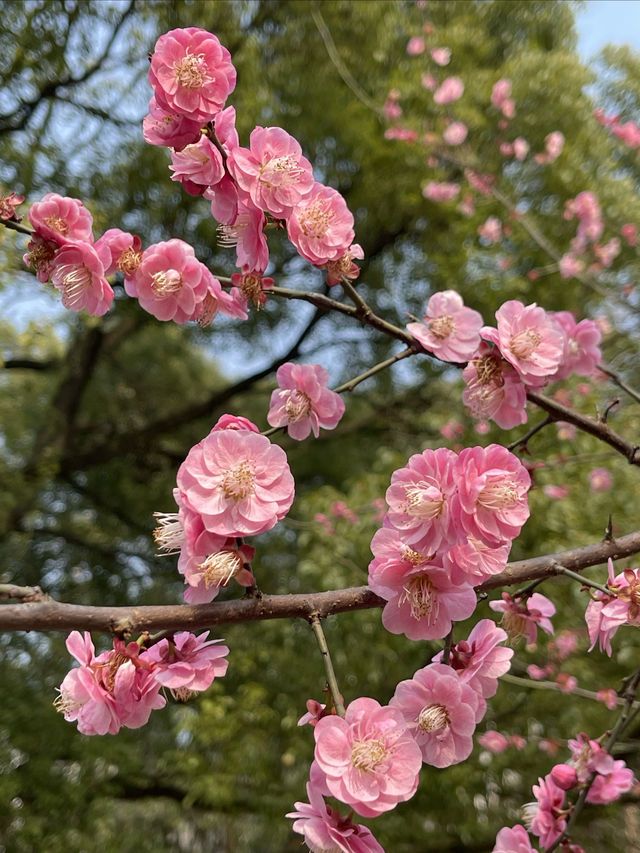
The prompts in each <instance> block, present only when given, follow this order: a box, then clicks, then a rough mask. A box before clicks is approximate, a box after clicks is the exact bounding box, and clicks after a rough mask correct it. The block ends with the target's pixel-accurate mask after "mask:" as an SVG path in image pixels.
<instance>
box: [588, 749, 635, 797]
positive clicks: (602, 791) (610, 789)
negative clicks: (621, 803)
mask: <svg viewBox="0 0 640 853" xmlns="http://www.w3.org/2000/svg"><path fill="white" fill-rule="evenodd" d="M633 783H634V776H633V771H632V770H629V768H628V767H627V765H626V764H625V763H624V761H621V760H618V761H614V762H613V767H612V769H611V771H610V772H609V773H602V774H601V773H599V774H598V775H597V776H596V778H595V779H594V780H593V782H592V783H591V787H590V788H589V793H588V794H587V802H588V803H594V804H601V805H606V804H607V803H613V802H615V801H616V800H619V799H620V797H621V796H622V795H623V794H626V793H627V791H630V790H631V788H633Z"/></svg>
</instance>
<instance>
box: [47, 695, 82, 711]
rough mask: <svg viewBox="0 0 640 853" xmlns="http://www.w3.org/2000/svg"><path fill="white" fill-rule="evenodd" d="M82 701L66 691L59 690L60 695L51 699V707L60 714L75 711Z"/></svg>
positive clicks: (80, 706)
mask: <svg viewBox="0 0 640 853" xmlns="http://www.w3.org/2000/svg"><path fill="white" fill-rule="evenodd" d="M83 704H84V703H83V702H78V701H77V700H76V699H73V698H72V697H71V695H70V694H69V693H67V691H66V690H65V691H62V690H60V695H59V696H56V698H55V699H54V700H53V707H54V708H55V709H56V711H58V713H60V714H64V715H65V716H66V715H67V714H72V713H73V712H74V711H77V710H78V709H79V708H82V706H83Z"/></svg>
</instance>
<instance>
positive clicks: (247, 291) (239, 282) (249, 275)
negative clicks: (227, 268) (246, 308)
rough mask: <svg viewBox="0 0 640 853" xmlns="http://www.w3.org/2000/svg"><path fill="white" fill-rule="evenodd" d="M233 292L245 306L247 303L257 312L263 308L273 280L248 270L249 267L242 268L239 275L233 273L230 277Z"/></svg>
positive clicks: (256, 271)
mask: <svg viewBox="0 0 640 853" xmlns="http://www.w3.org/2000/svg"><path fill="white" fill-rule="evenodd" d="M231 283H232V284H233V289H232V293H233V290H237V291H238V294H239V296H238V298H240V299H241V300H242V302H243V303H244V304H245V305H248V304H249V302H251V303H253V305H254V306H255V307H256V308H257V309H258V310H259V309H260V308H264V306H265V304H266V302H267V291H268V290H270V289H271V288H272V287H273V284H274V282H273V279H272V278H271V277H270V276H263V275H262V273H261V272H260V271H258V270H250V269H249V267H246V266H245V267H243V268H242V272H241V273H237V272H236V273H234V274H233V275H232V276H231Z"/></svg>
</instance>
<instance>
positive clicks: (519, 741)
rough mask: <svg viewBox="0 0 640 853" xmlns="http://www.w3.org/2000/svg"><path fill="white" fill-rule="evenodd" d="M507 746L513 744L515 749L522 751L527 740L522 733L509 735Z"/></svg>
mask: <svg viewBox="0 0 640 853" xmlns="http://www.w3.org/2000/svg"><path fill="white" fill-rule="evenodd" d="M508 740H509V746H513V747H514V748H515V749H518V750H520V751H522V750H523V749H525V747H526V745H527V741H526V740H525V738H523V737H522V735H509V738H508Z"/></svg>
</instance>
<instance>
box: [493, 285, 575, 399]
mask: <svg viewBox="0 0 640 853" xmlns="http://www.w3.org/2000/svg"><path fill="white" fill-rule="evenodd" d="M496 320H497V321H498V322H497V329H494V328H492V327H489V326H484V327H483V329H482V331H481V334H482V337H483V338H485V339H486V340H488V341H492V342H493V343H494V344H496V346H497V347H498V348H499V350H500V353H501V354H502V356H503V357H504V358H505V359H506V360H507V361H508V362H510V364H512V365H513V367H514V368H515V369H516V371H517V372H518V373H519V374H520V377H521V378H522V381H523V382H524V383H525V385H528V386H530V387H532V388H541V387H542V386H543V385H545V384H546V383H547V382H549V380H550V378H551V377H552V376H553V375H554V374H555V372H556V371H557V369H558V367H559V365H560V363H561V361H562V358H563V356H564V348H565V336H564V332H563V331H562V329H561V328H560V327H559V326H558V325H557V324H556V323H555V322H554V320H553V318H552V317H551V316H550V315H549V314H547V312H546V311H545V310H544V308H539V307H538V306H537V305H536V303H535V302H533V303H531V304H530V305H526V306H525V305H523V304H522V302H519V301H518V300H517V299H510V300H508V301H507V302H505V303H504V304H503V305H501V306H500V308H499V309H498V310H497V311H496Z"/></svg>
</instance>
